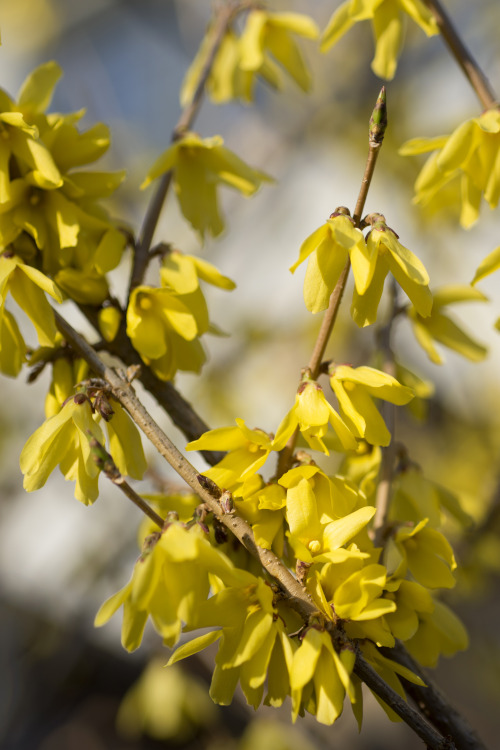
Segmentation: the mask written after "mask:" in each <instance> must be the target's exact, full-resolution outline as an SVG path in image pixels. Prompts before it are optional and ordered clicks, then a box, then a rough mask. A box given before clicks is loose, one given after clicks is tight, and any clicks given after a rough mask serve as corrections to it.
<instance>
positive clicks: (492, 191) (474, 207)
mask: <svg viewBox="0 0 500 750" xmlns="http://www.w3.org/2000/svg"><path fill="white" fill-rule="evenodd" d="M428 151H432V152H433V153H432V154H431V156H430V157H429V158H428V160H427V162H426V163H425V165H424V167H423V169H422V171H421V172H420V174H419V176H418V177H417V180H416V182H415V198H414V201H415V203H420V204H422V205H426V204H428V203H433V204H436V205H437V206H440V205H442V204H443V198H442V197H441V193H440V191H441V190H442V188H443V187H444V186H445V185H447V184H448V183H449V182H450V181H452V180H454V179H455V178H459V179H460V192H461V200H462V208H461V212H460V223H461V225H462V226H463V227H464V228H465V229H468V228H469V227H470V226H472V224H474V222H475V221H476V220H477V218H478V216H479V209H480V205H481V198H482V197H483V196H484V199H485V201H486V202H487V203H488V204H489V206H490V208H496V207H497V205H498V200H499V198H500V112H499V111H498V109H490V110H487V111H486V112H483V114H482V115H480V116H479V117H473V118H472V119H471V120H467V121H466V122H464V123H462V124H461V125H460V126H459V127H458V128H457V129H456V130H455V131H454V132H453V133H452V134H451V135H444V136H439V137H437V138H415V139H413V140H411V141H408V142H407V143H405V144H404V145H403V146H402V147H401V149H400V151H399V153H400V154H403V155H404V156H408V155H411V154H423V153H427V152H428Z"/></svg>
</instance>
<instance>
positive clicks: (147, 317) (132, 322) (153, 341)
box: [127, 285, 208, 380]
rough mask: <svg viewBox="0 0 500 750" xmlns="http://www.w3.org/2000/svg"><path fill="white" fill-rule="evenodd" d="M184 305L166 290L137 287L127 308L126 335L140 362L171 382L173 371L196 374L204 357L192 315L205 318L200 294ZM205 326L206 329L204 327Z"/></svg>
mask: <svg viewBox="0 0 500 750" xmlns="http://www.w3.org/2000/svg"><path fill="white" fill-rule="evenodd" d="M190 302H191V304H190V306H189V307H188V305H187V304H186V303H185V302H184V301H183V300H182V299H181V298H179V297H178V296H177V295H176V294H175V293H174V292H172V291H171V290H169V289H164V288H162V289H155V288H153V287H149V286H144V285H142V286H138V287H136V288H135V289H134V290H133V292H132V294H131V295H130V302H129V305H128V308H127V335H128V336H129V338H130V340H131V342H132V345H133V347H134V348H135V349H136V350H137V351H138V352H139V354H140V355H141V357H142V359H143V360H144V362H145V363H146V364H147V365H149V366H150V367H151V369H152V370H153V372H154V373H155V375H156V376H157V377H159V378H161V380H171V379H172V378H173V377H174V375H175V373H176V372H177V370H190V371H193V372H199V371H200V369H201V366H202V364H203V362H204V361H205V354H204V352H203V349H202V346H201V344H200V342H199V340H198V338H197V337H198V336H199V335H200V334H202V333H204V332H205V330H206V328H205V329H203V328H202V329H201V330H200V327H199V323H198V321H197V316H196V312H199V314H200V316H201V317H203V318H204V317H205V315H204V312H205V306H204V299H203V296H202V295H201V293H200V294H199V295H197V299H196V300H195V302H197V303H198V305H201V309H199V310H198V311H197V310H195V309H194V305H193V300H191V301H190ZM207 327H208V326H207Z"/></svg>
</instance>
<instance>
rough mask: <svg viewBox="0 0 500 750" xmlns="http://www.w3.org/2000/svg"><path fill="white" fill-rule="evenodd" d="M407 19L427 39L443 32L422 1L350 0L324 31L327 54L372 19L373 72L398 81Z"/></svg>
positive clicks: (323, 45)
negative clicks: (355, 27) (353, 27)
mask: <svg viewBox="0 0 500 750" xmlns="http://www.w3.org/2000/svg"><path fill="white" fill-rule="evenodd" d="M407 16H409V17H410V18H411V19H412V20H413V21H415V23H416V24H418V26H420V28H421V29H422V30H423V31H425V33H426V34H427V36H432V35H434V34H438V33H439V29H438V26H437V24H436V21H435V19H434V16H433V15H432V13H431V12H430V10H429V9H428V8H427V7H426V6H425V3H423V2H422V0H347V2H344V3H342V5H341V6H340V7H339V8H337V10H336V11H335V12H334V14H333V16H332V17H331V18H330V21H329V22H328V25H327V27H326V29H325V31H324V32H323V37H322V41H321V50H322V52H326V50H328V49H330V47H332V46H333V45H334V44H335V43H336V42H338V40H339V39H340V38H341V37H342V36H343V35H344V34H345V33H346V32H347V31H349V29H350V28H352V26H354V24H355V23H357V22H358V21H365V20H370V21H371V22H372V29H373V35H374V37H375V57H374V58H373V61H372V70H373V72H374V73H375V74H376V75H378V76H379V77H380V78H386V79H388V80H391V79H392V78H394V75H395V73H396V68H397V64H398V58H399V55H400V52H401V48H402V46H403V39H404V33H405V26H406V20H407Z"/></svg>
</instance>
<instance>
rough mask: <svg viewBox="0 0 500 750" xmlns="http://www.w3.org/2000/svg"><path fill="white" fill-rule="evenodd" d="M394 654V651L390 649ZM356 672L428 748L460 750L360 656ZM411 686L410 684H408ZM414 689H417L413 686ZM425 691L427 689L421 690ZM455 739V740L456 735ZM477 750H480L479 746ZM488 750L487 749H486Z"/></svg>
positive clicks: (433, 749)
mask: <svg viewBox="0 0 500 750" xmlns="http://www.w3.org/2000/svg"><path fill="white" fill-rule="evenodd" d="M388 651H390V652H392V649H388ZM354 672H355V674H357V676H358V677H359V678H360V679H361V680H363V682H364V683H365V684H366V685H367V686H368V687H369V688H370V690H372V691H373V692H374V693H375V694H376V695H378V697H379V698H382V700H383V701H384V702H385V703H387V705H389V706H390V707H391V708H392V710H393V711H395V713H397V715H398V716H400V717H401V718H402V719H403V721H404V722H405V723H406V724H408V726H409V727H410V728H411V729H413V731H414V732H415V733H416V734H418V736H419V737H420V739H422V740H423V741H424V742H425V744H426V745H427V747H428V748H431V750H454V749H455V748H456V750H460V748H459V746H458V745H455V744H454V743H453V741H451V739H448V737H449V735H448V737H446V736H444V737H443V736H442V735H441V734H438V733H437V732H436V731H435V730H434V729H433V728H432V727H431V726H430V725H429V724H428V723H427V722H426V720H425V719H423V718H422V717H421V716H420V714H419V713H418V712H417V711H415V710H414V709H413V708H412V707H411V706H409V705H408V703H407V702H406V701H405V700H404V698H401V696H400V695H398V694H397V693H396V692H395V691H394V690H393V689H392V688H391V687H389V685H388V684H387V683H386V682H384V680H383V679H382V678H381V677H380V675H379V674H378V673H377V672H376V671H375V670H374V669H373V667H371V666H370V665H369V664H368V662H367V661H365V659H363V658H362V657H361V656H359V655H358V657H357V658H356V663H355V665H354ZM407 684H410V683H407ZM412 687H415V686H414V685H412ZM420 690H425V688H420ZM452 736H453V739H454V735H452ZM475 750H480V747H479V746H477V748H476V749H475ZM485 750H486V749H485Z"/></svg>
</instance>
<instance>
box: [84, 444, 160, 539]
mask: <svg viewBox="0 0 500 750" xmlns="http://www.w3.org/2000/svg"><path fill="white" fill-rule="evenodd" d="M89 443H90V450H91V453H92V456H93V458H94V461H95V463H96V464H97V466H98V467H99V468H100V470H101V471H102V473H103V474H105V475H106V476H107V478H108V479H109V480H110V481H111V482H113V484H114V485H116V486H117V487H118V488H119V489H120V490H121V491H122V492H123V494H124V495H125V496H126V497H128V499H129V500H131V501H132V502H133V503H134V505H137V507H138V508H139V509H140V510H142V512H143V513H145V514H146V516H148V518H150V519H151V520H152V521H153V522H154V523H155V524H156V525H157V526H159V527H160V529H163V524H164V520H163V518H162V517H161V516H159V515H158V513H156V512H155V511H154V510H153V508H151V507H150V506H149V505H148V504H147V502H146V501H145V500H144V499H143V498H142V497H141V496H140V495H138V494H137V492H136V491H135V490H134V489H133V488H132V487H131V486H130V485H129V484H128V482H127V481H125V479H124V478H123V476H122V474H121V473H120V471H119V469H118V467H117V465H116V464H115V462H114V460H113V456H112V455H111V453H108V451H107V450H106V448H105V447H104V446H103V445H101V443H100V442H99V441H98V440H97V439H96V438H90V440H89Z"/></svg>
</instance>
